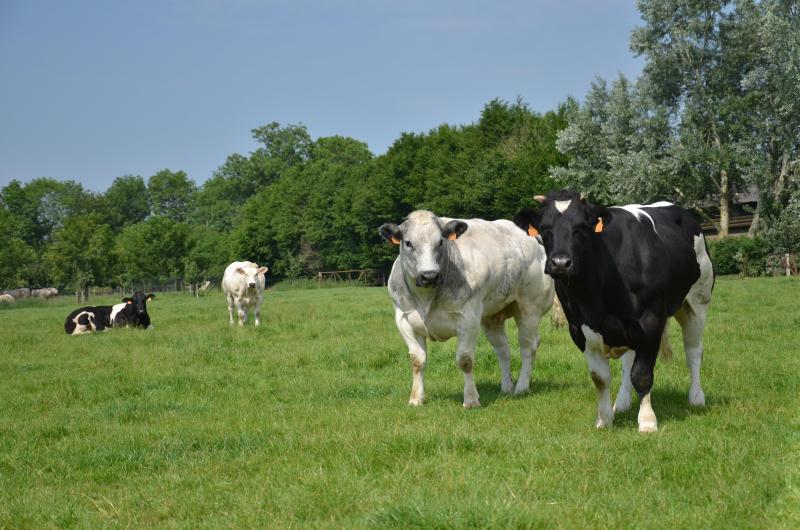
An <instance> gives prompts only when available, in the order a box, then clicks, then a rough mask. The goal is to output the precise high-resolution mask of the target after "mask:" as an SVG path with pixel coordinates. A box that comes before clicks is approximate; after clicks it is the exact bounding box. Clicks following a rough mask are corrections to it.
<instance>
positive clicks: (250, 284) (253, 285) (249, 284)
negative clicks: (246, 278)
mask: <svg viewBox="0 0 800 530" xmlns="http://www.w3.org/2000/svg"><path fill="white" fill-rule="evenodd" d="M247 286H248V287H250V288H251V289H252V288H253V287H255V286H256V284H255V282H250V283H248V284H247Z"/></svg>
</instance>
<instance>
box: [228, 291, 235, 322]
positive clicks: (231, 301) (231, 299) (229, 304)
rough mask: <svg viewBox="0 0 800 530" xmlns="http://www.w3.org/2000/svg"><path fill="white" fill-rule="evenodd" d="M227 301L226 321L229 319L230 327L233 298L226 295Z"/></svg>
mask: <svg viewBox="0 0 800 530" xmlns="http://www.w3.org/2000/svg"><path fill="white" fill-rule="evenodd" d="M227 299H228V319H229V321H230V324H231V326H232V325H233V305H234V300H233V296H231V295H227Z"/></svg>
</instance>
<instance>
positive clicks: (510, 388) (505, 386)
mask: <svg viewBox="0 0 800 530" xmlns="http://www.w3.org/2000/svg"><path fill="white" fill-rule="evenodd" d="M500 392H502V393H503V394H510V393H512V392H514V381H507V382H505V381H504V382H502V383H500Z"/></svg>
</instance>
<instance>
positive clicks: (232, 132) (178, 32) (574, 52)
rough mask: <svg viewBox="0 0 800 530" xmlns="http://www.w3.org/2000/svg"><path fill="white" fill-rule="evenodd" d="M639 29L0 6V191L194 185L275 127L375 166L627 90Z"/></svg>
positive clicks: (552, 1) (522, 15)
mask: <svg viewBox="0 0 800 530" xmlns="http://www.w3.org/2000/svg"><path fill="white" fill-rule="evenodd" d="M639 23H640V20H639V16H638V13H637V11H636V9H635V5H634V2H633V1H632V0H630V1H625V0H529V1H503V0H494V1H472V0H462V1H458V0H441V1H440V0H427V1H424V0H421V1H418V0H397V1H383V0H372V1H367V0H329V1H321V0H319V1H311V0H228V1H223V0H161V1H149V0H136V1H116V0H105V1H96V2H91V1H82V0H75V1H65V0H64V1H40V0H0V80H2V81H0V186H4V185H5V184H7V183H8V182H9V181H10V180H12V179H19V180H22V181H28V180H31V179H33V178H36V177H51V178H56V179H60V180H64V179H73V180H77V181H79V182H81V183H83V185H84V186H85V187H87V188H89V189H92V190H95V191H103V190H105V189H106V188H107V187H108V186H109V185H110V184H111V182H112V181H113V180H114V178H116V177H118V176H121V175H125V174H134V175H142V176H143V177H145V178H147V177H149V176H150V175H152V174H154V173H155V172H156V171H158V170H160V169H163V168H169V169H172V170H179V169H182V170H184V171H186V172H187V173H188V174H189V176H190V177H191V178H192V179H194V180H195V181H196V182H198V183H202V182H203V181H204V180H206V179H207V178H208V177H210V176H211V174H212V173H213V172H214V170H215V169H216V168H217V167H219V166H220V165H221V164H222V163H223V162H224V161H225V158H226V157H227V156H228V155H229V154H231V153H234V152H239V153H243V154H247V153H249V152H251V151H252V150H254V149H255V148H256V147H257V146H256V144H255V142H253V140H252V138H251V137H250V130H251V129H252V128H254V127H257V126H260V125H263V124H266V123H269V122H271V121H278V122H281V123H283V124H286V123H303V124H305V125H306V126H307V127H308V130H309V133H310V134H311V135H312V137H314V138H316V137H319V136H330V135H334V134H339V135H343V136H350V137H353V138H356V139H359V140H362V141H364V142H366V143H367V144H368V145H369V147H370V149H371V150H372V151H373V152H374V153H376V154H380V153H383V152H385V151H386V149H387V148H388V147H389V146H390V145H391V144H392V142H393V141H394V140H395V139H397V138H398V136H399V135H400V133H402V132H424V131H428V130H430V129H432V128H434V127H436V126H438V125H440V124H442V123H450V124H468V123H472V122H474V121H476V120H477V119H478V117H479V114H480V111H481V109H482V108H483V106H484V105H485V104H486V103H487V102H488V101H490V100H491V99H493V98H495V97H499V98H503V99H506V100H514V99H515V98H516V97H517V96H521V97H522V98H523V99H524V100H525V101H526V102H527V103H528V104H530V105H531V107H532V108H533V109H535V110H537V111H540V112H544V111H547V110H550V109H553V108H555V107H556V106H557V105H558V104H559V103H560V102H562V101H564V99H565V98H566V97H567V96H568V95H572V96H575V97H578V98H582V97H583V95H584V94H585V93H586V91H587V90H588V88H589V84H590V82H591V81H592V79H594V78H595V77H596V76H598V75H600V76H603V77H606V78H613V77H616V76H617V75H618V74H619V73H620V72H622V73H624V74H625V75H627V76H629V77H631V78H635V77H636V76H637V75H638V74H639V72H640V71H641V66H642V64H643V62H642V60H641V59H637V58H634V57H633V55H632V54H631V52H630V51H629V49H628V39H629V36H630V32H631V30H632V29H633V28H634V27H635V26H636V25H638V24H639Z"/></svg>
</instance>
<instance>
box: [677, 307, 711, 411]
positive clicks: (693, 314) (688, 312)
mask: <svg viewBox="0 0 800 530" xmlns="http://www.w3.org/2000/svg"><path fill="white" fill-rule="evenodd" d="M707 311H708V304H696V305H694V306H691V305H689V304H688V303H686V302H684V303H683V307H681V308H680V309H679V310H678V312H677V313H675V320H677V321H678V323H679V324H680V325H681V329H682V330H683V349H684V350H685V351H686V366H687V367H688V368H689V377H691V384H690V386H689V405H692V406H694V407H702V406H705V404H706V397H705V394H704V393H703V387H702V386H700V365H701V364H702V362H703V328H704V327H705V323H706V312H707Z"/></svg>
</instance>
